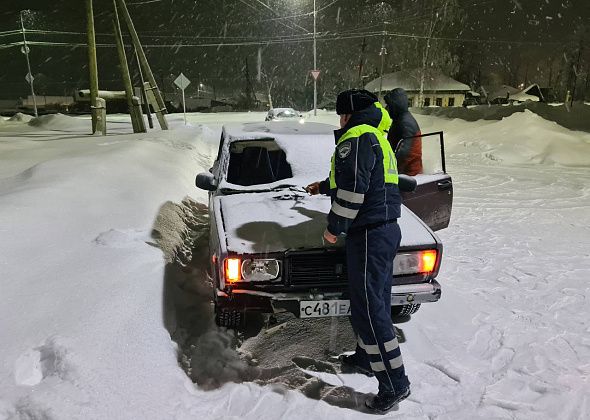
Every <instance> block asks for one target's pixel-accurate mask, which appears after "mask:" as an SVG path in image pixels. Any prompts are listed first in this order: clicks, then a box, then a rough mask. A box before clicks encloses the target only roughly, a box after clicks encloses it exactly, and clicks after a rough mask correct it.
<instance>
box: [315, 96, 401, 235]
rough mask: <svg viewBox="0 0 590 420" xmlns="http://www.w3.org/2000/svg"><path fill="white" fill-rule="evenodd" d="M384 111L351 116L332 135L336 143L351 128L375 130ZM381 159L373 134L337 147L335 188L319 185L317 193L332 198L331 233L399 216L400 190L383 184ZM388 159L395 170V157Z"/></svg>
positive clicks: (370, 109) (374, 109) (371, 108)
mask: <svg viewBox="0 0 590 420" xmlns="http://www.w3.org/2000/svg"><path fill="white" fill-rule="evenodd" d="M383 112H386V111H385V110H384V109H383V108H378V107H377V106H375V105H371V106H369V107H368V108H366V109H364V110H362V111H359V112H355V113H354V114H352V117H351V119H350V120H349V122H348V124H347V125H346V126H345V127H344V128H342V129H340V130H336V131H335V132H334V135H335V138H336V144H338V142H339V140H340V138H341V137H342V136H343V135H344V134H345V133H346V132H347V131H348V130H350V129H351V128H353V127H356V126H359V125H363V124H367V125H370V126H372V127H375V128H378V127H379V125H380V122H381V120H382V118H383V114H382V113H383ZM387 117H388V116H387ZM387 119H389V118H387ZM383 157H384V156H383V151H382V149H381V145H380V144H379V140H378V139H377V136H376V135H375V134H373V133H364V134H362V135H360V136H359V137H352V138H349V139H347V140H345V141H343V142H341V143H340V144H338V146H337V148H336V153H335V155H334V158H335V165H334V167H335V174H334V175H335V180H336V185H337V188H335V189H330V182H329V180H326V181H322V182H321V183H320V192H321V193H323V194H330V196H331V198H332V208H331V210H330V213H329V214H328V231H329V232H330V233H332V234H334V235H339V234H341V233H346V232H348V231H349V230H360V229H362V228H364V227H369V226H378V225H381V224H384V223H386V222H389V221H393V220H396V219H397V218H399V217H400V206H401V196H400V193H399V188H398V186H397V184H392V183H385V171H386V170H388V168H384V159H383ZM389 158H392V159H393V161H392V162H391V165H393V166H392V168H394V169H395V156H393V154H391V156H389ZM396 177H397V175H396Z"/></svg>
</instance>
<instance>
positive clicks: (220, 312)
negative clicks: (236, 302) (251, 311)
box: [215, 307, 245, 329]
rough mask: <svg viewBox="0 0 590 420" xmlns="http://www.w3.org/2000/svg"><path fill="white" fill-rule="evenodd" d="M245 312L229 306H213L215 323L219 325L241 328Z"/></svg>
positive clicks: (243, 323)
mask: <svg viewBox="0 0 590 420" xmlns="http://www.w3.org/2000/svg"><path fill="white" fill-rule="evenodd" d="M244 321H245V314H244V312H242V311H238V310H236V309H229V308H219V307H216V308H215V323H216V324H217V325H218V326H220V327H225V328H231V329H241V328H243V327H244V325H245V322H244Z"/></svg>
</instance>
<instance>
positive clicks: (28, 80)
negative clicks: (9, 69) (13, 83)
mask: <svg viewBox="0 0 590 420" xmlns="http://www.w3.org/2000/svg"><path fill="white" fill-rule="evenodd" d="M25 80H26V81H27V82H29V85H30V84H31V83H32V82H33V80H35V78H34V77H33V75H32V74H31V73H27V75H26V76H25Z"/></svg>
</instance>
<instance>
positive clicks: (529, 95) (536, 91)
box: [487, 84, 545, 104]
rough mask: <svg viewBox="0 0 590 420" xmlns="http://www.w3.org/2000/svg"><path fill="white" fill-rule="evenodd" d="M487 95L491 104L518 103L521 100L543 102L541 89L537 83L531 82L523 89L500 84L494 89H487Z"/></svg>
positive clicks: (521, 101)
mask: <svg viewBox="0 0 590 420" xmlns="http://www.w3.org/2000/svg"><path fill="white" fill-rule="evenodd" d="M489 91H490V92H491V93H490V94H488V95H487V99H488V102H489V103H491V104H520V103H523V102H527V101H531V102H545V97H544V95H543V92H542V89H541V88H540V87H539V85H537V84H532V85H530V86H528V87H527V88H525V89H517V88H514V87H512V86H508V85H502V86H501V87H497V88H495V89H489Z"/></svg>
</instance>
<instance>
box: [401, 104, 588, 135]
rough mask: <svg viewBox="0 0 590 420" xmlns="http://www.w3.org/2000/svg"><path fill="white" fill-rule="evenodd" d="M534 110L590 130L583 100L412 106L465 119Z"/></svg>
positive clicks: (416, 110) (418, 111) (497, 117)
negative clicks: (456, 105) (566, 104)
mask: <svg viewBox="0 0 590 420" xmlns="http://www.w3.org/2000/svg"><path fill="white" fill-rule="evenodd" d="M526 110H529V111H532V112H534V113H535V114H537V115H539V116H541V117H543V118H545V119H546V120H549V121H555V122H556V123H558V124H559V125H561V126H563V127H566V128H569V129H570V130H581V131H586V132H590V107H588V106H585V105H584V104H583V103H582V102H576V103H575V104H574V106H573V108H569V107H565V106H563V103H562V104H546V103H538V102H525V103H522V104H519V105H512V106H504V105H478V106H470V107H468V108H463V107H429V108H412V112H413V113H416V114H423V115H434V116H437V117H446V118H460V119H462V120H465V121H478V120H501V119H502V118H506V117H509V116H511V115H514V114H518V113H521V112H524V111H526Z"/></svg>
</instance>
